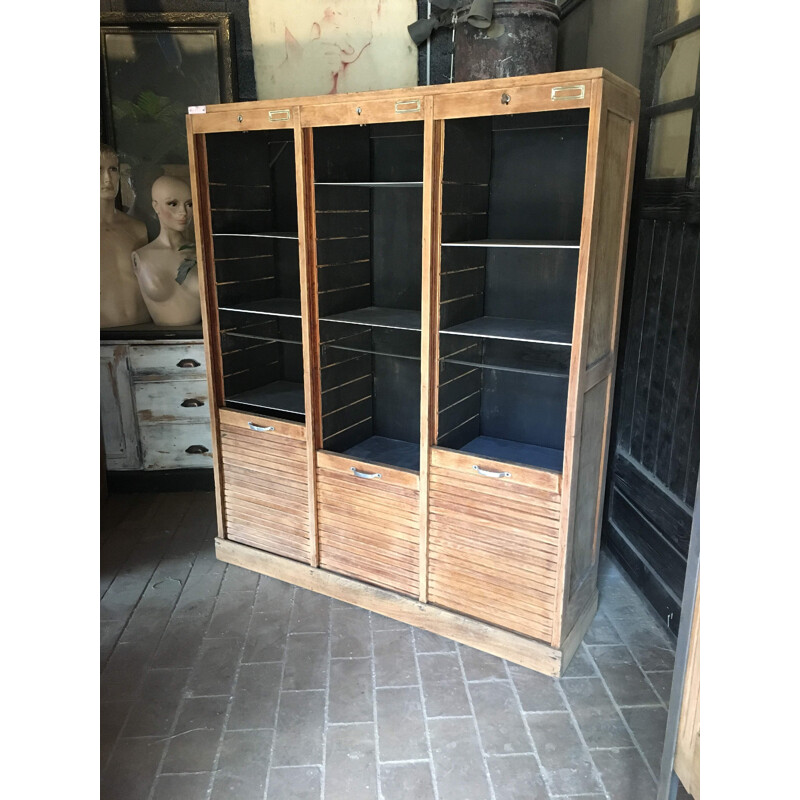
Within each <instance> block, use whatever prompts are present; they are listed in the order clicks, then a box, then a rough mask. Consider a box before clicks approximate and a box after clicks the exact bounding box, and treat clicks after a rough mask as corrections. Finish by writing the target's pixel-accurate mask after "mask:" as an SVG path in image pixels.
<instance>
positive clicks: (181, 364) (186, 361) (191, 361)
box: [175, 358, 200, 369]
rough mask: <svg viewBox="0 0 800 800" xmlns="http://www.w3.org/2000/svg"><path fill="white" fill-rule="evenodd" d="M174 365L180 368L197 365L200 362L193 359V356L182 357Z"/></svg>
mask: <svg viewBox="0 0 800 800" xmlns="http://www.w3.org/2000/svg"><path fill="white" fill-rule="evenodd" d="M175 366H176V367H180V368H181V369H189V368H191V367H199V366H200V362H199V361H195V360H194V359H193V358H182V359H181V360H180V361H179V362H178V363H177V364H176V365H175Z"/></svg>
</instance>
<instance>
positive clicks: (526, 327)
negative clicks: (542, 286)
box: [441, 317, 572, 347]
mask: <svg viewBox="0 0 800 800" xmlns="http://www.w3.org/2000/svg"><path fill="white" fill-rule="evenodd" d="M441 333H442V334H450V335H453V336H479V337H482V338H485V339H507V340H508V341H516V342H538V343H540V344H554V345H561V346H563V347H571V346H572V329H571V328H570V329H567V328H566V327H561V328H557V327H554V326H553V325H550V324H548V323H544V322H537V321H536V320H529V319H512V318H509V317H477V318H476V319H471V320H468V321H467V322H462V323H461V324H459V325H454V326H453V327H452V328H447V329H445V330H442V331H441Z"/></svg>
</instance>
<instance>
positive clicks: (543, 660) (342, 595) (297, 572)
mask: <svg viewBox="0 0 800 800" xmlns="http://www.w3.org/2000/svg"><path fill="white" fill-rule="evenodd" d="M216 552H217V558H218V559H219V560H220V561H224V562H226V563H228V564H234V565H235V566H238V567H243V568H245V569H249V570H253V571H254V572H258V573H260V574H262V575H268V576H270V577H272V578H276V579H278V580H281V581H285V582H286V583H291V584H294V585H295V586H300V587H302V588H303V589H310V590H311V591H313V592H318V593H320V594H324V595H327V596H329V597H333V598H335V599H336V600H341V601H343V602H345V603H351V604H353V605H356V606H360V607H361V608H366V609H368V610H369V611H374V612H376V613H378V614H383V615H384V616H387V617H391V618H392V619H396V620H399V621H400V622H406V623H408V624H409V625H414V626H416V627H418V628H424V629H425V630H427V631H431V632H432V633H437V634H439V635H440V636H446V637H447V638H449V639H454V640H455V641H457V642H461V643H462V644H465V645H469V646H470V647H475V648H476V649H478V650H482V651H484V652H486V653H491V654H492V655H495V656H498V657H499V658H504V659H507V660H508V661H513V662H514V663H515V664H520V665H521V666H523V667H527V668H529V669H532V670H535V671H536V672H541V673H543V674H545V675H550V676H552V677H559V676H561V675H563V674H564V671H565V670H566V668H567V666H568V665H569V661H570V659H571V658H572V656H573V655H574V654H575V651H576V650H577V649H578V645H579V644H580V642H581V639H582V638H583V635H584V633H586V631H587V629H588V628H589V625H591V622H592V619H593V618H594V614H595V611H596V610H597V592H596V591H595V593H594V595H593V597H592V598H591V599H590V601H589V603H587V605H586V608H585V610H584V611H583V612H582V613H581V615H580V616H579V618H578V620H577V622H576V623H575V626H574V627H573V629H572V631H570V633H569V635H568V636H567V638H566V639H565V641H564V645H563V647H561V648H556V647H551V646H550V645H548V644H545V643H544V642H541V641H537V640H536V639H531V638H529V637H527V636H522V635H520V634H518V633H514V632H512V631H509V630H505V629H503V628H497V627H495V626H493V625H489V624H487V623H485V622H480V621H479V620H476V619H472V618H471V617H465V616H462V615H461V614H457V613H455V612H452V611H447V610H446V609H443V608H439V607H438V606H432V605H426V604H425V603H420V602H418V601H416V600H412V599H410V598H408V597H403V596H402V595H398V594H395V593H394V592H391V591H388V590H386V589H380V588H378V587H377V586H370V585H369V584H366V583H362V582H360V581H357V580H354V579H352V578H345V577H344V576H342V575H337V574H335V573H332V572H327V571H326V570H323V569H319V568H315V567H311V566H308V565H307V564H302V563H300V562H298V561H292V560H291V559H288V558H282V557H281V556H276V555H273V554H271V553H266V552H264V551H262V550H257V549H256V548H254V547H248V546H247V545H243V544H238V543H236V542H231V541H229V540H228V539H221V538H217V539H216Z"/></svg>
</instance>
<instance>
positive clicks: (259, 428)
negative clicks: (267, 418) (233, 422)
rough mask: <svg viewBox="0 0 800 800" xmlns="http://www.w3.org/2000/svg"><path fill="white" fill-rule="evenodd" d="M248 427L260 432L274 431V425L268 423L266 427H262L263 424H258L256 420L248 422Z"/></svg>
mask: <svg viewBox="0 0 800 800" xmlns="http://www.w3.org/2000/svg"><path fill="white" fill-rule="evenodd" d="M247 427H248V428H250V430H251V431H258V432H259V433H267V432H268V431H274V430H275V426H274V425H268V426H267V427H266V428H265V427H262V426H261V425H256V424H255V422H248V423H247Z"/></svg>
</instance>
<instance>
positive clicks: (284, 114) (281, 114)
mask: <svg viewBox="0 0 800 800" xmlns="http://www.w3.org/2000/svg"><path fill="white" fill-rule="evenodd" d="M291 118H292V112H291V111H289V109H288V108H282V109H280V111H270V112H269V121H270V122H285V121H286V120H287V119H291Z"/></svg>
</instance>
